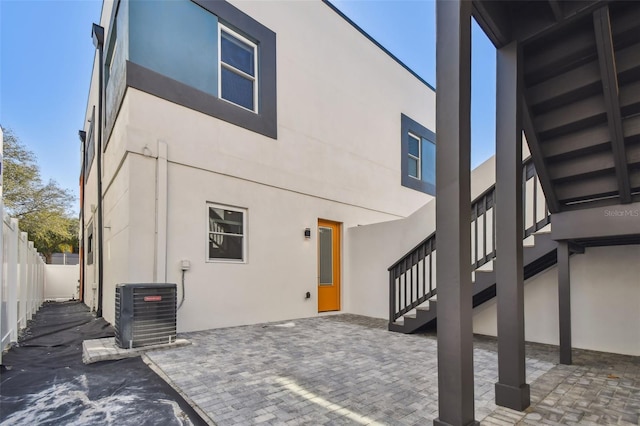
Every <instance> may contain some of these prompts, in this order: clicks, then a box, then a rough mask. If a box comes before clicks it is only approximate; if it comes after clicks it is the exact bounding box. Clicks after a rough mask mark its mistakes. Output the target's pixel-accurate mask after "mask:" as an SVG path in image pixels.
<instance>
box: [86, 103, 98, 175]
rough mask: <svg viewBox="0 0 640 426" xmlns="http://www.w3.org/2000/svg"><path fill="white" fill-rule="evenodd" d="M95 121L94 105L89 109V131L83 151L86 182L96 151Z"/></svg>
mask: <svg viewBox="0 0 640 426" xmlns="http://www.w3.org/2000/svg"><path fill="white" fill-rule="evenodd" d="M95 121H96V107H95V106H94V107H93V110H92V111H91V124H90V125H89V132H88V133H87V140H86V145H85V151H84V181H85V182H86V181H87V179H88V178H89V172H90V171H91V165H92V164H93V157H94V156H95V153H96V143H95V138H96V136H95V133H96V132H95V131H94V130H95V125H94V122H95Z"/></svg>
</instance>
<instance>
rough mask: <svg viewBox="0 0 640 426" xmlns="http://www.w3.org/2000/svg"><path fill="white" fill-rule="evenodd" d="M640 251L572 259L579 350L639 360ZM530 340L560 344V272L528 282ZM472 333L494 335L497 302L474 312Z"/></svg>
mask: <svg viewBox="0 0 640 426" xmlns="http://www.w3.org/2000/svg"><path fill="white" fill-rule="evenodd" d="M639 260H640V246H638V245H629V246H615V247H590V248H587V250H586V252H585V253H584V254H576V255H573V256H571V258H570V265H571V333H572V336H571V341H572V345H573V347H575V348H581V349H591V350H595V351H605V352H614V353H621V354H627V355H640V278H639V277H640V262H639ZM524 289H525V339H526V340H528V341H532V342H540V343H548V344H552V345H557V344H559V340H558V339H559V337H558V274H557V268H556V267H552V268H550V269H548V270H547V271H545V272H543V273H541V274H539V275H537V276H535V277H533V278H531V279H529V280H527V282H526V285H525V288H524ZM473 331H474V333H478V334H486V335H490V336H495V335H496V332H497V317H496V304H495V300H492V301H490V302H487V303H485V304H484V305H481V306H479V307H477V308H475V309H474V317H473Z"/></svg>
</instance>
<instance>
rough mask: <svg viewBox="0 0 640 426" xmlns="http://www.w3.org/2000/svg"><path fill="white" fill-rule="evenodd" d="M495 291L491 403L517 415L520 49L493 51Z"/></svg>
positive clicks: (523, 398)
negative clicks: (494, 364)
mask: <svg viewBox="0 0 640 426" xmlns="http://www.w3.org/2000/svg"><path fill="white" fill-rule="evenodd" d="M496 68H497V79H496V80H497V94H496V200H497V203H496V222H497V223H499V224H500V225H499V226H498V227H497V229H496V261H495V268H496V292H497V297H498V302H497V309H498V383H496V385H495V389H496V404H497V405H501V406H503V407H507V408H511V409H513V410H518V411H522V410H524V409H525V408H527V407H528V406H529V405H530V403H531V402H530V395H529V385H528V384H527V383H526V366H525V350H524V266H523V258H522V253H523V248H522V239H523V234H524V224H523V221H524V219H523V208H522V124H521V121H522V120H521V115H522V111H521V105H522V104H521V98H522V96H521V82H522V60H521V56H520V46H519V45H518V43H517V42H512V43H510V44H508V45H507V46H505V47H503V48H501V49H498V51H497V67H496Z"/></svg>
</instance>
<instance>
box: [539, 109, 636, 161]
mask: <svg viewBox="0 0 640 426" xmlns="http://www.w3.org/2000/svg"><path fill="white" fill-rule="evenodd" d="M638 118H639V120H638V132H639V133H640V116H639V117H638ZM605 146H606V149H608V148H609V127H608V126H607V124H606V123H603V124H601V125H598V126H594V127H588V128H586V129H583V130H579V131H577V132H573V133H568V134H566V135H562V136H558V137H557V138H554V139H547V140H545V141H544V142H542V152H543V153H544V156H545V158H547V159H551V158H553V157H560V158H563V157H571V156H573V155H580V153H583V152H586V151H597V150H600V149H602V148H603V147H605Z"/></svg>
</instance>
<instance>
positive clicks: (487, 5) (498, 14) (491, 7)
mask: <svg viewBox="0 0 640 426" xmlns="http://www.w3.org/2000/svg"><path fill="white" fill-rule="evenodd" d="M508 6H509V5H508V4H507V3H505V2H499V1H487V0H474V2H473V17H474V18H475V19H476V21H477V22H478V25H480V28H482V30H483V31H484V33H485V34H486V35H487V37H489V40H491V42H492V43H493V45H494V46H496V48H500V47H502V46H504V45H505V44H507V43H509V42H510V41H511V26H512V24H511V19H510V17H509V13H508V11H507V7H508Z"/></svg>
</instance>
